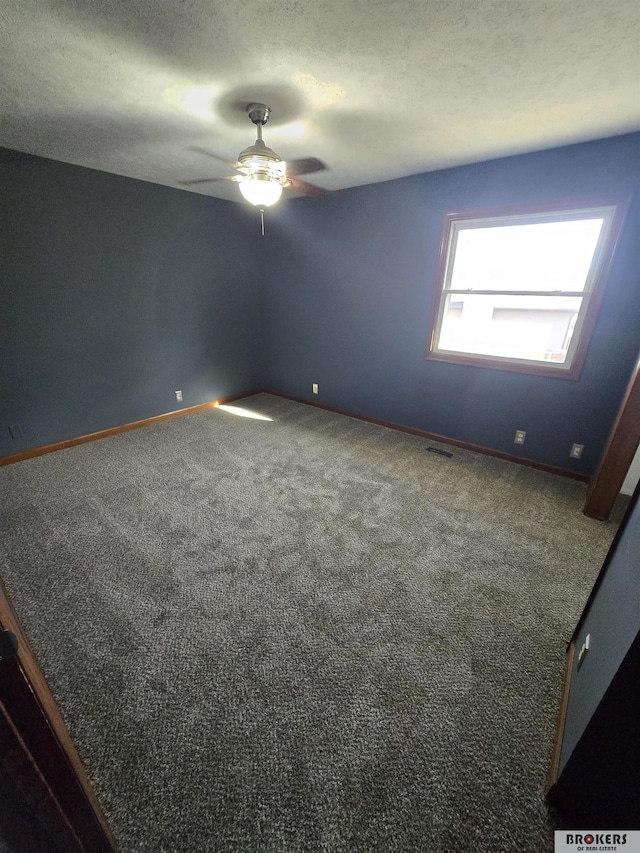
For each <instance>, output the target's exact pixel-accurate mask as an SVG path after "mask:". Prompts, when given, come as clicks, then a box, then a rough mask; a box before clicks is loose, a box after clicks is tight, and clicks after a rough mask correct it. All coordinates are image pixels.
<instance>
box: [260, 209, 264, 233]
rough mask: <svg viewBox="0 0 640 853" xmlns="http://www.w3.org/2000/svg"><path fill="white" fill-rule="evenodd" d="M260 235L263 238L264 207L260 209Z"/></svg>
mask: <svg viewBox="0 0 640 853" xmlns="http://www.w3.org/2000/svg"><path fill="white" fill-rule="evenodd" d="M260 226H261V227H260V233H261V234H262V236H263V237H264V207H261V208H260Z"/></svg>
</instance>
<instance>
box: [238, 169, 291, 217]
mask: <svg viewBox="0 0 640 853" xmlns="http://www.w3.org/2000/svg"><path fill="white" fill-rule="evenodd" d="M282 182H283V175H281V174H280V170H276V169H273V168H271V164H269V165H267V166H265V165H264V164H263V163H260V164H255V165H251V166H250V168H249V171H248V174H247V175H246V176H245V177H244V178H243V179H242V180H241V181H240V182H239V186H240V192H241V193H242V195H243V196H244V197H245V198H246V200H247V201H248V202H250V203H251V204H255V205H256V206H257V207H270V206H271V205H272V204H275V203H276V202H277V201H278V200H279V198H280V196H281V195H282Z"/></svg>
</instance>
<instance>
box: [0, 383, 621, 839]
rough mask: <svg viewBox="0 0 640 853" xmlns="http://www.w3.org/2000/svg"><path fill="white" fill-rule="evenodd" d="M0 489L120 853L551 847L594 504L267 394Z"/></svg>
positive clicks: (21, 578)
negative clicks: (554, 764) (553, 797)
mask: <svg viewBox="0 0 640 853" xmlns="http://www.w3.org/2000/svg"><path fill="white" fill-rule="evenodd" d="M237 406H238V407H240V408H242V409H244V410H249V411H252V412H257V413H259V414H260V415H262V416H263V417H266V418H269V420H263V419H253V418H248V417H239V416H237V415H236V414H234V413H232V412H230V411H224V410H222V409H214V410H211V411H209V412H205V413H200V414H195V415H189V416H185V417H183V418H178V419H175V420H172V421H167V422H164V423H161V424H157V425H155V426H152V427H147V428H145V429H140V430H136V431H133V432H129V433H125V434H122V435H119V436H116V437H113V438H109V439H105V440H102V441H98V442H93V443H91V444H86V445H82V446H79V447H76V448H73V449H70V450H66V451H62V452H59V453H55V454H51V455H49V456H44V457H40V458H38V459H34V460H30V461H28V462H24V463H21V464H19V465H14V466H9V467H5V468H2V469H0V492H1V506H2V510H1V518H0V531H1V532H0V537H1V538H0V575H1V576H2V577H3V578H4V580H5V582H6V583H7V586H8V589H9V591H10V593H11V595H12V597H13V600H14V603H15V605H16V608H17V610H18V613H19V614H20V615H21V618H22V620H23V622H24V625H25V627H26V630H27V633H28V634H29V636H30V638H31V640H32V644H33V646H34V649H35V651H36V653H37V654H38V656H39V658H40V661H41V664H42V666H43V669H44V671H45V673H46V675H47V677H48V680H49V682H50V684H51V687H52V689H53V692H54V694H55V696H56V697H57V700H58V702H59V704H60V707H61V709H62V712H63V715H64V717H65V719H66V720H67V723H68V725H69V728H70V730H71V733H72V735H73V737H74V739H75V742H76V744H77V746H78V749H79V751H80V754H81V756H82V757H83V759H84V760H85V762H86V764H87V767H88V769H89V773H90V776H91V778H92V779H93V781H94V784H95V786H96V789H97V791H98V793H99V796H100V798H101V800H102V803H103V804H104V807H105V809H106V811H107V813H108V815H109V817H110V819H111V822H112V825H113V828H114V831H115V833H116V835H117V837H118V839H119V841H120V844H121V848H122V851H123V853H129V851H131V853H133V851H145V853H164V851H166V853H200V851H202V853H204V851H207V853H209V851H216V853H217V851H219V852H220V853H226V851H230V852H231V851H238V853H258V851H260V853H285V851H286V853H302V852H303V851H304V852H305V853H306V851H309V852H310V853H311V851H313V853H316V851H317V852H318V853H320V851H322V853H347V851H349V853H371V851H380V853H396V851H397V853H409V851H416V853H444V852H445V851H447V853H466V851H469V853H470V852H471V851H477V853H483V851H487V853H489V851H490V853H509V851H513V852H514V853H516V851H518V853H521V851H527V853H537V851H551V850H552V849H553V840H552V828H553V826H552V822H551V820H550V818H549V816H548V814H547V809H546V806H545V803H544V797H543V790H544V782H545V774H546V771H547V766H548V761H549V755H550V751H551V746H552V740H553V733H554V727H555V723H556V714H557V709H558V704H559V699H560V693H561V685H562V678H563V668H564V649H565V644H566V641H567V639H568V638H569V636H570V634H571V632H572V629H573V626H574V624H575V622H576V620H577V618H578V616H579V614H580V611H581V609H582V607H583V605H584V603H585V601H586V598H587V595H588V593H589V590H590V588H591V585H592V583H593V581H594V579H595V577H596V574H597V572H598V570H599V567H600V566H601V564H602V561H603V559H604V557H605V554H606V552H607V549H608V546H609V544H610V542H611V539H612V538H613V534H614V532H615V525H614V524H602V523H599V522H596V521H593V520H590V519H587V518H585V517H584V516H583V515H582V513H581V509H582V505H583V503H584V498H585V494H586V487H585V486H584V485H583V484H581V483H578V482H575V481H571V480H566V479H563V478H559V477H556V476H553V475H550V474H545V473H543V472H539V471H535V470H532V469H528V468H525V467H522V466H518V465H514V464H511V463H507V462H502V461H499V460H495V459H492V458H489V457H485V456H479V455H476V454H473V453H470V452H467V451H462V450H457V449H453V448H449V449H450V450H453V453H454V455H453V457H452V458H450V459H449V458H446V457H442V456H438V455H435V454H433V453H430V452H428V451H427V447H428V446H434V445H433V443H429V442H427V441H425V440H423V439H420V438H417V437H413V436H409V435H405V434H403V433H399V432H395V431H391V430H387V429H384V428H382V427H377V426H374V425H371V424H366V423H363V422H361V421H358V420H354V419H351V418H346V417H342V416H340V415H336V414H332V413H329V412H325V411H322V410H320V409H316V408H313V407H309V406H304V405H300V404H296V403H292V402H290V401H287V400H284V399H280V398H277V397H273V396H270V395H265V394H261V395H257V396H255V397H252V398H248V399H246V400H243V401H241V402H240V403H238V404H237Z"/></svg>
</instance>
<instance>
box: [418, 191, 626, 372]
mask: <svg viewBox="0 0 640 853" xmlns="http://www.w3.org/2000/svg"><path fill="white" fill-rule="evenodd" d="M628 203H629V199H628V198H626V199H620V198H618V199H599V200H590V203H589V204H584V203H583V204H576V203H569V204H551V205H540V206H536V207H535V208H534V207H533V206H529V207H518V208H514V207H511V208H503V209H496V208H493V209H490V210H479V211H467V212H462V213H452V214H447V215H446V216H445V219H444V229H443V234H442V241H441V248H440V262H439V266H438V277H437V282H436V289H435V294H434V305H433V311H432V318H431V328H430V348H429V352H428V353H427V357H428V358H432V359H436V360H439V361H451V362H459V363H464V364H471V365H478V366H482V367H494V368H498V369H501V370H516V371H521V372H526V373H536V374H540V375H544V376H561V377H565V378H569V379H577V378H578V377H579V375H580V369H581V367H582V362H583V361H584V357H585V354H586V350H587V346H588V343H589V338H590V336H591V332H592V330H593V326H594V323H595V319H596V316H597V312H598V308H599V307H600V302H601V301H602V295H603V290H604V286H605V279H606V273H607V271H608V267H609V265H610V261H611V257H612V254H613V250H614V247H615V243H616V240H617V236H618V234H619V232H620V228H621V225H622V221H623V219H624V214H625V212H626V209H627V207H628Z"/></svg>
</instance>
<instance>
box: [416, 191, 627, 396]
mask: <svg viewBox="0 0 640 853" xmlns="http://www.w3.org/2000/svg"><path fill="white" fill-rule="evenodd" d="M630 202H631V196H630V195H625V196H620V195H615V196H611V195H601V196H589V197H582V198H572V199H564V200H555V201H546V202H535V203H522V204H512V205H505V206H501V207H483V208H475V209H471V210H462V211H458V212H454V213H446V214H445V216H444V220H443V226H442V235H441V238H440V248H439V256H438V268H437V273H436V281H435V287H434V289H433V299H432V305H431V316H430V320H429V337H428V347H427V353H426V358H427V359H429V360H432V361H441V362H448V363H452V364H463V365H467V366H471V367H485V368H489V369H492V370H507V371H511V372H516V373H528V374H533V375H535V376H547V377H553V378H555V379H572V380H578V379H579V378H580V374H581V371H582V367H583V364H584V360H585V357H586V354H587V350H588V347H589V343H590V341H591V335H592V334H593V330H594V327H595V324H596V319H597V317H598V312H599V310H600V307H601V305H602V299H603V297H604V292H605V290H606V285H607V280H608V276H609V271H610V268H611V262H612V259H613V257H614V254H615V249H616V246H617V244H618V240H619V237H620V233H621V231H622V226H623V224H624V220H625V216H626V213H627V210H628V208H629V204H630ZM605 208H613V212H612V214H611V218H610V221H609V226H608V233H607V234H606V235H605V237H604V239H603V240H602V241H601V242H599V243H598V247H597V249H596V253H595V255H594V261H593V264H592V269H591V270H590V273H589V278H590V279H591V280H592V287H591V289H590V290H589V291H588V294H589V296H588V304H587V308H586V310H585V312H584V313H583V314H582V312H580V314H579V315H578V322H579V323H580V327H579V338H578V343H577V345H576V348H575V351H574V354H573V358H572V360H571V364H570V366H569V367H565V366H563V365H562V364H560V363H559V362H538V361H527V360H524V359H520V360H518V359H509V358H506V357H503V356H483V355H480V354H478V355H475V354H473V353H463V352H455V351H452V350H436V349H435V346H436V341H437V334H438V330H439V323H440V319H441V307H442V305H443V303H444V299H445V298H446V295H447V294H448V293H449V292H450V291H449V290H448V289H445V284H446V282H447V274H448V271H449V267H450V266H451V264H452V263H453V260H454V258H455V247H454V248H453V249H452V240H453V238H454V236H455V235H457V233H458V231H459V230H460V229H459V228H457V225H458V223H461V222H465V221H474V220H475V221H476V222H482V220H486V225H484V226H483V225H482V224H478V225H477V227H479V228H481V227H487V228H488V227H492V226H494V227H495V226H500V225H503V224H505V220H509V219H512V218H513V219H514V220H517V219H518V218H526V217H527V216H531V217H548V219H546V221H558V220H561V219H573V218H575V219H578V218H580V217H582V218H589V214H590V213H591V214H593V213H594V212H595V211H597V210H599V209H605ZM571 214H575V216H571ZM540 221H545V219H543V218H541V219H540ZM581 314H582V316H581Z"/></svg>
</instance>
